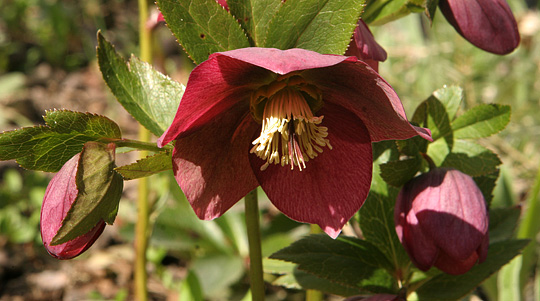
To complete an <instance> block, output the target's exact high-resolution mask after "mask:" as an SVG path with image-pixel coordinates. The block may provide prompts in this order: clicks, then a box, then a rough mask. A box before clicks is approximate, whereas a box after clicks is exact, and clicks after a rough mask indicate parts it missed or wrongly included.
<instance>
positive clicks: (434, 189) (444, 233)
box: [394, 168, 489, 275]
mask: <svg viewBox="0 0 540 301" xmlns="http://www.w3.org/2000/svg"><path fill="white" fill-rule="evenodd" d="M394 217H395V223H396V232H397V234H398V237H399V239H400V241H401V243H402V244H403V246H404V247H405V250H406V251H407V253H408V254H409V257H410V258H411V261H412V262H413V263H414V264H415V265H416V266H417V267H418V268H419V269H421V270H423V271H427V270H428V269H429V268H431V267H432V266H435V267H437V268H439V269H440V270H442V271H444V272H446V273H449V274H453V275H459V274H464V273H466V272H467V271H469V270H470V269H471V268H472V267H473V266H474V265H475V264H476V263H478V262H483V261H484V260H485V259H486V257H487V249H488V244H489V237H488V223H489V219H488V215H487V210H486V203H485V201H484V196H483V195H482V192H481V191H480V189H479V188H478V186H476V183H475V182H474V180H473V179H472V178H471V177H470V176H469V175H466V174H464V173H462V172H460V171H458V170H455V169H445V168H439V169H435V170H432V171H430V172H428V173H426V174H423V175H421V176H418V177H416V178H414V179H412V180H411V181H409V182H408V183H407V184H405V185H404V186H403V188H402V189H401V191H400V192H399V195H398V198H397V201H396V207H395V211H394Z"/></svg>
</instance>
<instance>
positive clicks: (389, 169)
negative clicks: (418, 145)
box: [380, 157, 422, 187]
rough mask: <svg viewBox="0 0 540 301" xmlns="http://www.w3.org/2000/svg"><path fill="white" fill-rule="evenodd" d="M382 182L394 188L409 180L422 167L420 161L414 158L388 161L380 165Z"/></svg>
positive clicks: (418, 158)
mask: <svg viewBox="0 0 540 301" xmlns="http://www.w3.org/2000/svg"><path fill="white" fill-rule="evenodd" d="M380 167H381V177H382V178H383V180H384V181H385V182H386V183H388V184H390V185H392V186H396V187H400V186H402V185H403V184H405V183H407V182H408V181H409V180H411V179H412V178H413V177H414V176H415V175H416V173H417V172H418V171H419V170H420V168H421V167H422V159H421V158H420V157H414V158H410V159H405V160H399V161H390V162H387V163H384V164H381V165H380Z"/></svg>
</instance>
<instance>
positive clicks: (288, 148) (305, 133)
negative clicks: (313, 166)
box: [250, 75, 332, 171]
mask: <svg viewBox="0 0 540 301" xmlns="http://www.w3.org/2000/svg"><path fill="white" fill-rule="evenodd" d="M306 97H307V98H308V99H309V100H311V101H312V102H310V103H311V107H310V105H309V104H308V100H307V99H306ZM320 99H321V97H320V93H318V90H317V89H316V87H314V86H311V85H309V84H307V83H306V82H305V81H304V79H303V78H302V77H301V76H299V75H291V76H289V77H284V78H283V79H281V80H279V79H278V81H275V82H273V83H271V84H270V85H269V86H265V87H261V88H260V89H259V90H257V91H256V92H255V93H253V95H252V98H251V109H252V113H253V114H254V117H255V119H257V118H258V117H257V116H258V112H261V111H262V116H261V117H262V118H260V119H259V120H261V123H262V128H261V135H260V136H259V137H258V138H257V139H255V140H254V141H253V147H252V148H251V150H250V152H251V153H255V154H256V155H257V156H258V157H259V158H261V159H263V160H266V163H264V164H263V165H262V166H261V170H265V169H266V168H268V166H270V164H281V166H285V165H290V166H291V170H293V169H294V167H295V166H298V168H299V170H300V171H302V169H305V168H306V162H307V161H309V159H314V158H315V157H317V156H318V154H319V153H322V152H323V147H325V146H327V147H328V148H329V149H332V146H331V145H330V141H329V140H328V139H327V138H326V137H327V136H328V128H327V127H324V126H320V124H321V123H322V120H323V118H324V116H314V115H313V111H312V108H320V107H321V106H322V103H321V100H320ZM263 104H264V108H260V106H261V105H263ZM261 109H262V110H261Z"/></svg>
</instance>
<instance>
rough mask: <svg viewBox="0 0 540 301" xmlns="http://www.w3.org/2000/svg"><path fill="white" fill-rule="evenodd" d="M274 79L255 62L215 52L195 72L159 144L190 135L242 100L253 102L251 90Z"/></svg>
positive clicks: (273, 76) (191, 75)
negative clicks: (253, 63)
mask: <svg viewBox="0 0 540 301" xmlns="http://www.w3.org/2000/svg"><path fill="white" fill-rule="evenodd" d="M274 78H275V75H274V74H272V73H271V72H268V71H267V70H264V69H262V68H259V67H256V66H253V65H252V64H249V63H246V62H242V61H239V60H237V59H233V58H230V57H228V56H225V55H222V54H219V53H215V54H213V55H211V56H210V58H209V59H208V60H206V61H204V62H203V63H201V64H200V65H198V66H197V67H195V69H193V71H192V72H191V74H190V76H189V80H188V84H187V88H186V91H185V93H184V96H183V97H182V100H181V102H180V106H179V107H178V111H177V112H176V116H175V117H174V121H173V123H172V124H171V126H170V127H169V128H168V129H167V130H166V131H165V133H164V134H163V135H162V136H161V137H160V138H159V139H158V142H157V144H158V146H160V147H161V146H163V145H165V144H167V143H169V142H171V141H172V140H175V139H176V138H177V137H179V136H187V135H189V134H190V133H192V132H194V131H195V130H197V129H198V128H199V127H201V126H203V125H205V124H206V123H208V122H211V121H212V120H213V119H214V118H216V117H217V116H218V115H220V114H223V113H224V112H226V111H227V110H229V109H230V108H231V107H232V106H233V105H235V104H237V103H239V102H244V103H247V102H249V97H250V95H251V92H253V91H254V90H256V89H257V88H259V87H260V86H262V85H263V84H265V83H269V82H271V81H272V80H273V79H274Z"/></svg>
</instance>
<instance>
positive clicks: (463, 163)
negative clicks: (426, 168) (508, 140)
mask: <svg viewBox="0 0 540 301" xmlns="http://www.w3.org/2000/svg"><path fill="white" fill-rule="evenodd" d="M501 163H502V162H501V160H500V159H499V156H497V155H496V154H495V153H494V152H492V151H490V150H489V149H487V148H485V147H483V146H481V145H480V144H477V143H474V142H471V141H464V140H456V141H455V144H454V149H453V150H452V152H451V153H450V154H448V155H447V156H446V158H445V159H444V161H443V162H442V164H441V166H443V167H453V168H456V169H459V170H461V171H462V172H464V173H466V174H468V175H470V176H473V177H477V176H483V175H487V174H490V173H493V172H495V171H497V167H498V166H499V165H501Z"/></svg>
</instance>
